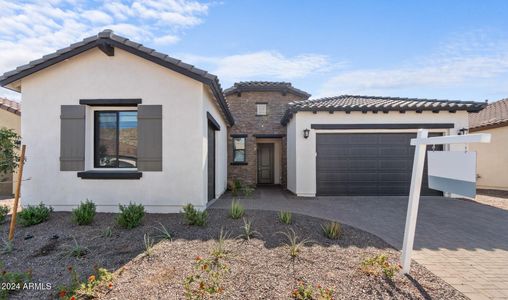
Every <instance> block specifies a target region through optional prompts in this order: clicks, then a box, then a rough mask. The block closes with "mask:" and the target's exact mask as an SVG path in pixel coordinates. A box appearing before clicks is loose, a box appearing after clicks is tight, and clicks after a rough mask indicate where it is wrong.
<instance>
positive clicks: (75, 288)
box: [57, 266, 113, 300]
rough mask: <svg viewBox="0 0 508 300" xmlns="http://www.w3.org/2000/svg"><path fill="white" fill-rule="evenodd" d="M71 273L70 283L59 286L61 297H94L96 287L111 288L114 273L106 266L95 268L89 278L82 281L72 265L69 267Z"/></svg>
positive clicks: (59, 295)
mask: <svg viewBox="0 0 508 300" xmlns="http://www.w3.org/2000/svg"><path fill="white" fill-rule="evenodd" d="M67 270H68V271H69V274H70V282H69V284H68V285H61V286H59V287H57V290H58V295H57V296H58V298H59V299H66V300H69V299H93V298H95V297H96V289H97V288H99V287H105V288H106V287H107V288H109V289H111V288H112V287H113V284H112V283H111V281H112V280H113V274H112V273H110V272H109V271H108V270H107V269H104V268H98V267H95V268H94V273H93V274H91V275H90V276H88V278H87V280H86V281H84V282H81V281H80V279H79V275H78V273H77V272H76V271H75V270H74V268H73V267H72V266H69V267H68V268H67Z"/></svg>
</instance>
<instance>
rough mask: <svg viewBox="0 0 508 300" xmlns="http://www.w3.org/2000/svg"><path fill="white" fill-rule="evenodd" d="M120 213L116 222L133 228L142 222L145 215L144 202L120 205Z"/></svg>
mask: <svg viewBox="0 0 508 300" xmlns="http://www.w3.org/2000/svg"><path fill="white" fill-rule="evenodd" d="M119 208H120V214H119V215H118V217H117V218H116V222H117V223H118V225H120V226H121V227H123V228H127V229H132V228H135V227H138V226H139V224H141V220H142V219H143V217H144V216H145V207H144V206H143V205H142V204H136V203H129V205H121V204H120V205H119Z"/></svg>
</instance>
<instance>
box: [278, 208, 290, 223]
mask: <svg viewBox="0 0 508 300" xmlns="http://www.w3.org/2000/svg"><path fill="white" fill-rule="evenodd" d="M279 220H280V221H281V222H282V223H284V224H288V225H289V224H291V223H292V222H293V220H292V217H291V212H289V211H281V212H279Z"/></svg>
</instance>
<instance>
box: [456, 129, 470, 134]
mask: <svg viewBox="0 0 508 300" xmlns="http://www.w3.org/2000/svg"><path fill="white" fill-rule="evenodd" d="M468 131H469V129H467V128H461V129H459V132H458V134H459V135H465V134H467V133H468Z"/></svg>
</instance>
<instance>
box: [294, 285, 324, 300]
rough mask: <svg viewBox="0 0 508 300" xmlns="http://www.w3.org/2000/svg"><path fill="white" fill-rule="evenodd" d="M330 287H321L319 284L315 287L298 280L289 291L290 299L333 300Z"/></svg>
mask: <svg viewBox="0 0 508 300" xmlns="http://www.w3.org/2000/svg"><path fill="white" fill-rule="evenodd" d="M333 293H334V291H333V290H332V289H327V288H323V287H321V286H320V285H316V286H315V287H314V286H312V285H311V284H305V283H304V282H303V281H300V282H299V283H298V284H297V286H296V287H295V288H294V289H293V291H292V292H291V295H290V297H291V299H295V300H333Z"/></svg>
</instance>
